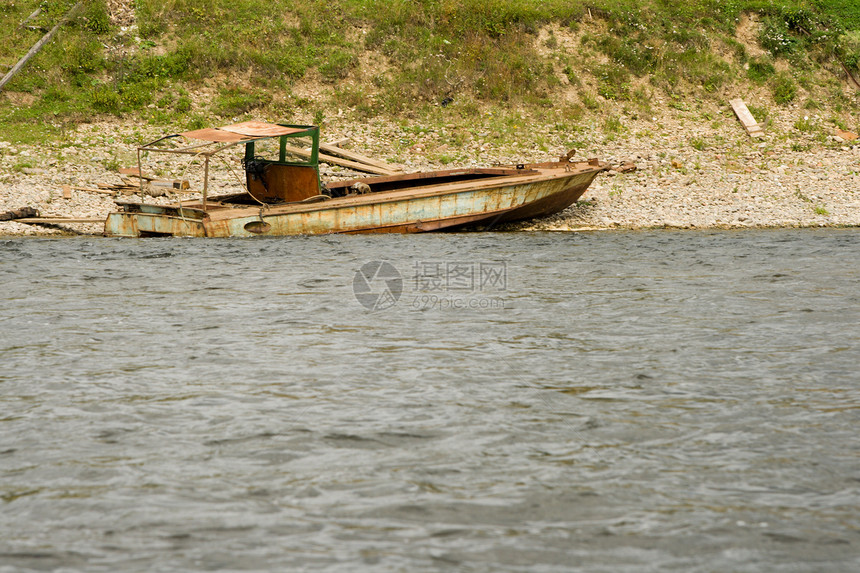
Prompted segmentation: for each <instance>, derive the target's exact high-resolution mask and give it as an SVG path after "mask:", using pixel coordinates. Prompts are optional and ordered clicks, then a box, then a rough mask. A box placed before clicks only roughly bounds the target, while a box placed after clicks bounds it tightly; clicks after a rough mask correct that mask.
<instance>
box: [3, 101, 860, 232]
mask: <svg viewBox="0 0 860 573" xmlns="http://www.w3.org/2000/svg"><path fill="white" fill-rule="evenodd" d="M673 111H674V110H673ZM772 115H773V116H774V117H771V118H770V119H769V120H768V121H767V124H766V125H765V132H766V135H765V137H764V138H762V139H753V138H750V137H748V136H747V135H746V133H745V132H744V131H743V128H742V127H741V125H740V124H739V123H738V122H737V120H736V119H735V118H734V116H733V115H731V111H730V110H729V109H728V108H727V107H726V108H723V109H714V110H711V111H706V112H705V113H704V114H703V113H702V112H701V111H698V112H696V113H688V114H684V113H680V112H679V113H666V114H664V115H663V116H662V117H659V118H657V117H652V118H647V119H619V120H616V121H613V122H611V123H606V122H605V120H604V122H602V123H601V120H599V119H593V120H591V123H588V122H585V123H584V124H583V125H577V126H576V127H574V128H565V127H564V126H558V125H541V124H540V122H539V121H534V120H523V124H524V125H523V127H522V128H519V126H514V127H513V128H512V132H509V133H506V134H504V135H501V134H498V133H496V132H494V131H493V129H492V128H491V127H487V125H492V124H491V123H490V122H485V123H484V124H478V125H474V126H466V127H464V126H463V125H459V124H443V125H437V126H432V127H430V126H426V125H413V124H410V123H408V122H399V123H398V122H393V121H390V120H384V119H371V120H367V121H364V122H346V121H344V122H343V123H339V122H337V121H331V122H326V123H325V124H324V125H323V140H324V141H333V140H338V139H343V138H347V142H346V143H344V147H346V148H349V149H353V150H355V151H359V152H361V153H364V154H366V155H369V156H371V157H375V158H379V159H382V160H388V161H392V162H396V163H399V164H400V165H403V166H404V167H405V168H406V170H407V171H423V170H429V169H434V168H452V167H460V166H470V165H478V166H488V165H493V164H510V163H522V162H531V161H546V160H548V159H551V158H554V157H555V156H558V155H561V154H564V153H566V152H567V150H568V149H570V147H572V146H573V147H576V148H577V158H580V159H584V158H587V157H598V158H600V159H601V160H603V161H607V162H609V163H611V164H612V165H615V166H620V165H622V164H624V163H626V162H633V163H635V164H636V170H635V171H633V172H629V173H621V172H619V171H616V170H611V171H609V172H607V173H604V174H602V175H600V176H599V177H598V178H597V180H595V182H594V183H593V184H592V186H591V187H590V188H589V190H588V191H587V192H586V194H585V195H584V196H583V197H582V199H581V200H580V202H579V203H577V204H576V205H574V206H572V207H571V208H569V209H567V210H566V211H564V212H562V213H559V214H557V215H554V216H552V217H549V218H546V219H541V220H535V221H530V222H526V223H520V224H517V225H510V226H507V227H505V229H506V230H549V231H577V230H584V229H588V230H596V229H645V228H696V229H704V228H743V227H808V226H824V227H827V226H834V227H835V226H858V225H860V140H852V139H851V135H852V134H850V133H849V134H845V133H842V135H841V136H840V135H838V134H839V133H840V132H839V131H838V130H836V129H835V127H834V126H833V125H832V123H831V122H829V121H827V120H826V119H825V118H824V117H818V116H815V115H810V113H809V111H807V110H803V109H799V108H796V107H795V108H791V107H789V108H782V109H780V110H779V112H778V113H774V114H772ZM703 117H704V119H703ZM228 123H230V121H229V120H226V121H224V122H223V124H228ZM167 132H169V128H164V129H161V128H154V127H152V126H145V127H143V128H142V127H141V126H140V125H139V124H131V123H121V122H115V123H92V124H82V125H80V126H78V127H77V128H76V129H75V130H74V131H72V132H70V133H68V135H67V137H66V139H65V140H64V141H62V142H54V143H51V144H46V145H42V146H33V145H25V146H21V145H17V144H15V145H13V144H11V143H9V142H5V141H2V139H0V213H3V212H6V211H9V210H12V209H19V208H21V207H27V206H29V207H33V208H35V209H37V210H38V211H39V213H40V215H41V216H43V217H76V218H103V217H105V216H106V215H107V214H108V213H109V212H110V211H112V210H114V207H115V204H114V199H113V197H110V196H107V195H103V194H96V193H91V192H88V191H81V190H74V191H73V192H72V197H71V199H65V198H63V186H64V185H72V186H77V187H86V188H94V187H96V186H97V184H99V183H108V184H116V183H120V182H121V181H122V178H121V176H120V175H119V174H118V169H119V168H121V167H133V166H136V151H135V148H136V146H137V145H140V144H142V143H145V142H147V141H150V140H153V139H155V138H157V137H159V136H161V135H164V134H165V133H167ZM239 153H240V152H237V153H236V158H234V161H233V164H232V165H225V164H218V165H216V166H215V168H214V170H213V175H212V181H213V185H214V190H213V191H212V192H213V193H218V192H221V191H224V192H227V191H230V190H233V191H236V190H239V189H240V185H241V184H240V182H239V180H238V179H239V178H238V175H237V174H238V173H239V172H240V165H239V162H238V156H239ZM186 168H187V166H186V165H183V164H176V162H175V161H173V162H170V161H166V162H163V163H151V162H149V163H145V165H144V172H145V173H147V172H154V173H156V174H157V175H158V176H160V177H166V178H188V179H189V180H190V181H191V186H192V189H194V188H199V186H198V187H195V176H197V174H196V172H195V171H194V170H193V169H188V170H186ZM321 170H322V173H323V176H324V177H330V178H337V177H344V176H354V175H356V174H354V173H352V172H349V171H347V170H345V169H342V168H339V167H336V166H328V165H325V164H323V165H322V168H321ZM183 197H184V198H190V197H193V195H183ZM120 200H139V197H137V196H135V195H131V196H126V197H120ZM145 200H147V201H153V202H159V203H170V202H175V201H176V198H175V197H160V198H152V197H147V198H145ZM101 231H102V227H101V225H100V224H79V223H75V224H64V225H60V226H57V227H45V226H36V225H26V224H21V223H16V222H14V221H6V222H0V235H7V236H8V235H34V236H50V235H64V234H81V233H83V234H94V235H98V234H101Z"/></svg>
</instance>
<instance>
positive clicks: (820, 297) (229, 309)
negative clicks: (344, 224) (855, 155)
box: [0, 230, 860, 573]
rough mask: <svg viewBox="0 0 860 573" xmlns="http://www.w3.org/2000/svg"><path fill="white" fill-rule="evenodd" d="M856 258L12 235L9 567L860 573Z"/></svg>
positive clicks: (356, 240) (802, 251)
mask: <svg viewBox="0 0 860 573" xmlns="http://www.w3.org/2000/svg"><path fill="white" fill-rule="evenodd" d="M858 260H860V231H858V230H844V231H843V230H825V231H798V230H790V231H749V232H716V233H696V232H684V233H674V232H653V233H652V232H645V233H603V234H593V235H581V234H580V235H577V234H527V233H511V234H459V235H458V234H446V235H427V236H394V237H315V238H283V239H275V240H224V241H218V240H160V239H153V240H143V241H123V240H105V239H93V238H85V239H64V240H32V239H30V240H26V239H13V240H0V281H1V282H2V294H0V572H3V573H6V572H11V571H15V572H18V571H51V570H62V571H192V570H229V571H288V570H290V571H442V570H457V571H529V572H531V571H577V570H581V571H607V572H618V571H630V572H640V571H702V572H705V571H756V572H758V571H761V572H770V571H780V570H781V571H854V570H860V511H858V506H860V446H858V444H860V442H858V439H857V428H858V425H860V409H858V408H860V373H858V364H860V270H859V269H860V265H858ZM373 261H386V262H389V263H390V267H389V266H385V265H380V264H370V265H367V263H372V262H373ZM392 269H393V271H392ZM362 271H363V274H361V273H362ZM357 273H359V274H357ZM365 287H366V288H365ZM356 292H358V294H359V295H360V296H359V297H358V298H357V297H356V295H355V293H356ZM365 305H366V306H370V307H371V308H373V307H375V308H377V310H375V311H370V310H367V309H366V308H365Z"/></svg>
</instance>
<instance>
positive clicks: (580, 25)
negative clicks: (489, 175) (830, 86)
mask: <svg viewBox="0 0 860 573" xmlns="http://www.w3.org/2000/svg"><path fill="white" fill-rule="evenodd" d="M0 2H3V4H2V10H0V26H2V29H3V30H5V33H4V34H3V35H2V37H0V72H2V71H3V69H8V68H9V67H11V66H12V65H14V63H15V62H16V61H17V59H18V58H20V57H21V55H23V53H24V52H26V47H29V46H31V45H32V44H34V43H35V42H36V41H37V40H38V39H39V37H41V35H42V33H43V31H42V30H43V29H47V28H50V27H51V26H52V25H53V23H55V22H56V21H57V20H58V19H59V18H60V17H61V16H62V15H63V14H65V12H66V11H67V10H68V9H69V8H70V7H71V6H72V5H74V3H75V0H46V1H44V2H41V3H40V2H39V0H15V1H14V2H13V1H12V0H0ZM40 4H41V5H42V6H43V7H44V9H43V11H42V13H41V14H40V16H39V17H38V18H37V19H36V20H35V21H34V22H31V24H33V25H34V26H36V27H37V28H40V30H29V29H26V28H21V27H19V24H20V23H21V22H22V21H23V20H24V18H26V16H28V15H29V14H30V13H31V12H32V11H33V10H34V9H35V8H36V7H37V6H39V5H40ZM135 6H136V14H137V25H138V28H137V31H136V32H134V31H132V32H128V31H123V30H121V29H120V28H119V27H117V26H116V25H114V24H112V23H111V22H110V20H109V17H108V12H107V9H106V7H105V2H104V0H86V1H85V8H84V10H83V11H82V13H81V14H80V15H79V16H78V17H77V18H75V19H74V20H73V21H72V22H71V23H70V24H68V25H67V26H66V27H64V29H63V30H62V31H61V32H60V34H58V36H57V37H56V38H55V39H54V40H53V41H52V42H51V43H50V44H49V45H47V46H46V47H45V48H44V50H43V51H42V52H41V53H40V54H39V55H37V56H36V57H35V58H34V59H33V60H31V62H30V63H29V64H28V66H27V67H26V68H25V69H24V70H23V71H22V72H21V73H19V74H18V75H17V76H16V77H15V78H14V79H13V80H12V81H11V82H10V83H9V84H8V86H7V87H6V90H5V91H7V92H12V93H14V94H17V95H16V96H15V97H9V98H6V97H3V96H2V95H0V127H3V128H4V129H3V132H4V133H12V134H14V133H19V132H20V131H21V129H18V128H17V127H16V126H21V125H28V127H29V128H30V129H31V130H35V131H36V132H39V133H43V134H50V133H55V132H56V131H57V130H61V129H62V127H56V126H63V125H66V124H69V123H75V122H80V121H87V120H88V119H90V118H92V117H94V116H98V115H102V114H106V115H114V116H128V117H135V118H142V119H146V120H147V121H155V122H170V123H186V122H188V121H191V119H190V118H193V119H194V121H195V122H198V123H199V122H200V121H206V120H207V118H209V119H213V120H214V119H215V118H216V117H238V116H245V115H251V114H261V113H262V114H264V115H270V116H281V115H282V114H298V113H304V114H313V113H315V112H316V111H317V110H318V109H323V108H325V109H330V108H331V107H335V106H337V107H346V108H347V109H349V110H351V111H352V112H354V113H355V114H356V116H357V117H361V118H367V117H372V116H373V115H378V114H386V115H389V116H399V117H410V116H413V115H414V114H416V113H425V114H426V113H428V110H431V109H437V108H439V107H440V106H441V105H443V104H444V105H446V106H447V105H449V104H450V106H451V108H452V110H453V111H452V113H460V114H465V115H470V114H475V113H480V111H481V109H483V108H486V107H498V108H506V107H511V106H517V107H521V108H523V109H527V110H535V112H536V113H545V111H546V110H551V109H554V108H555V107H556V105H557V102H558V101H560V99H562V98H561V96H560V94H561V93H562V92H563V90H565V89H569V90H574V91H575V93H576V94H577V97H578V99H579V101H580V102H581V106H579V108H578V111H577V114H579V115H583V114H584V115H586V116H587V115H590V114H599V113H601V112H602V111H603V109H602V108H603V107H604V101H606V100H608V101H614V102H622V103H623V102H631V103H632V104H634V105H636V106H640V107H641V108H642V109H641V110H640V111H642V112H645V109H644V108H645V107H649V106H650V105H651V102H652V101H653V100H654V99H656V98H659V97H660V96H661V94H662V95H665V96H669V97H668V98H667V101H670V102H679V101H680V102H682V103H683V104H684V105H683V106H682V107H685V108H686V107H688V106H687V105H686V103H685V102H687V101H689V100H691V98H692V99H701V100H708V99H713V100H714V101H723V100H724V99H725V97H726V96H725V94H726V92H727V91H728V90H729V89H734V88H736V87H737V85H738V84H739V83H743V82H745V81H751V82H753V83H756V84H760V85H763V86H764V85H767V86H769V87H770V89H771V92H772V98H773V102H774V103H777V104H786V103H789V102H792V101H795V100H796V99H797V97H798V96H799V95H801V91H800V90H803V91H805V92H808V93H806V94H803V95H804V96H806V97H814V98H815V99H816V100H822V101H828V100H833V101H836V99H834V98H833V97H831V95H829V94H825V93H823V92H821V88H819V87H818V83H819V82H817V81H816V79H815V76H814V74H815V73H823V74H831V77H834V78H836V77H839V76H838V75H839V74H841V73H842V72H841V68H839V67H838V64H837V63H836V61H837V60H838V61H841V62H843V63H845V65H846V66H848V67H849V68H850V69H854V70H857V71H858V73H860V4H858V3H857V2H856V1H855V0H828V1H827V2H825V1H824V0H728V1H718V0H688V1H686V2H680V1H678V0H519V1H514V0H461V1H459V2H452V1H442V0H432V1H431V0H427V1H422V2H418V1H415V0H325V1H323V0H304V1H302V2H295V1H292V0H270V1H268V2H263V1H262V0H230V1H227V0H136V2H135ZM745 12H746V13H755V14H757V15H758V18H759V20H760V21H761V22H762V27H761V31H760V35H759V37H758V41H759V43H760V47H761V48H763V49H764V50H766V51H767V55H766V56H764V57H756V58H752V59H750V56H749V53H751V52H750V51H748V50H747V48H746V47H745V46H744V45H742V44H740V43H739V42H738V41H737V40H736V39H735V26H736V23H737V19H738V18H740V16H741V15H742V14H743V13H745ZM550 25H552V26H553V27H554V29H555V30H557V31H558V32H553V33H552V34H549V35H544V38H545V39H544V41H543V42H538V34H539V32H540V31H541V30H542V29H545V28H546V27H548V26H550ZM572 34H577V36H575V37H577V38H579V40H580V45H578V46H570V45H566V43H565V38H564V36H566V35H572ZM368 50H369V51H372V52H373V53H374V54H376V56H375V57H374V58H371V60H370V61H371V62H373V63H370V64H368V63H366V59H365V58H364V54H365V52H366V51H368ZM721 50H722V53H721ZM726 54H727V55H726ZM780 61H785V62H786V63H787V66H786V67H782V66H781V65H778V64H779V62H780ZM377 62H382V66H381V67H379V66H377V64H376V63H377ZM744 65H746V66H747V68H746V69H744ZM3 66H5V68H4V67H3ZM787 68H790V69H792V70H795V73H796V75H795V76H790V75H788V74H786V73H780V72H778V71H777V70H778V69H787ZM299 82H312V83H316V84H318V85H319V86H322V87H325V86H328V87H329V88H330V89H328V90H321V91H324V92H326V93H333V95H331V96H329V95H326V96H325V98H326V99H324V100H322V101H310V100H308V99H302V98H299V97H296V96H293V95H292V92H293V88H294V87H295V86H296V85H297V83H299ZM204 85H205V86H208V87H214V88H215V93H216V95H215V97H213V98H209V99H208V100H200V99H196V100H195V99H192V98H190V97H189V93H190V92H193V91H196V90H198V89H200V88H201V86H204ZM816 90H818V91H819V92H820V93H812V92H815V91H816ZM21 101H25V102H26V105H24V106H22V105H20V102H21ZM195 102H200V103H195ZM452 102H453V103H452ZM678 105H680V104H678ZM840 105H843V103H842V102H841V100H840ZM844 105H854V104H851V103H850V102H847V103H845V104H844ZM542 110H543V111H542ZM648 113H650V111H649V112H648ZM284 119H290V118H289V117H284Z"/></svg>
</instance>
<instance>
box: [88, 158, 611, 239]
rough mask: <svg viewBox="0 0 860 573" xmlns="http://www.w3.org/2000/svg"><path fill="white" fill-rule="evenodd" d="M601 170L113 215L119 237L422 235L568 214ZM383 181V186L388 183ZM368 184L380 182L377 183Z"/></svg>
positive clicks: (546, 169)
mask: <svg viewBox="0 0 860 573" xmlns="http://www.w3.org/2000/svg"><path fill="white" fill-rule="evenodd" d="M603 169H604V166H603V165H601V164H596V162H595V163H591V164H589V163H579V164H552V165H551V166H538V167H536V168H532V169H529V170H524V171H523V174H514V175H507V176H501V177H492V178H488V179H479V180H468V181H456V180H454V181H448V182H444V183H440V184H435V185H429V186H428V185H425V186H418V187H405V188H403V189H395V190H387V191H381V192H374V193H368V194H365V195H353V196H347V197H341V198H336V199H331V200H328V201H323V202H318V203H310V204H306V203H288V204H281V205H271V206H262V207H261V206H253V207H251V206H238V205H231V204H219V203H217V202H212V203H210V204H209V206H208V208H206V209H205V210H204V209H203V208H201V207H202V206H201V205H199V204H198V205H191V206H190V207H184V208H178V207H159V206H153V205H140V204H126V205H125V206H124V207H125V210H124V211H120V212H116V213H111V214H110V215H109V216H108V218H107V221H106V222H105V235H107V236H111V237H141V236H144V237H145V236H182V237H251V236H258V235H267V236H278V235H316V234H326V233H419V232H429V231H439V230H443V229H450V228H455V227H460V226H463V225H473V224H485V225H486V224H494V223H497V222H503V221H515V220H521V219H529V218H533V217H540V216H545V215H549V214H552V213H556V212H558V211H561V210H563V209H565V208H566V207H568V206H569V205H571V204H572V203H574V202H575V201H576V200H577V199H579V197H580V196H581V195H582V194H583V193H584V192H585V190H586V189H587V188H588V186H589V185H590V184H591V182H592V181H593V179H594V178H595V176H596V175H597V174H598V173H599V172H600V171H602V170H603ZM380 180H381V179H380ZM366 181H368V182H370V183H374V180H373V179H372V178H370V179H367V180H366Z"/></svg>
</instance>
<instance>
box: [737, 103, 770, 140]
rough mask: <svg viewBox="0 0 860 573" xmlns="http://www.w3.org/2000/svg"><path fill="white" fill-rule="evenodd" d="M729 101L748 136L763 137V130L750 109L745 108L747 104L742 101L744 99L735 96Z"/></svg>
mask: <svg viewBox="0 0 860 573" xmlns="http://www.w3.org/2000/svg"><path fill="white" fill-rule="evenodd" d="M729 103H730V104H731V106H732V109H733V110H734V112H735V115H736V116H738V119H739V120H740V122H741V125H743V126H744V129H745V130H746V131H747V133H748V134H749V136H750V137H764V131H763V130H762V128H761V126H760V125H759V124H758V122H757V121H756V120H755V118H754V117H753V114H752V113H750V110H749V108H747V104H745V103H744V100H742V99H741V98H737V99H733V100H731V101H730V102H729Z"/></svg>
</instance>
